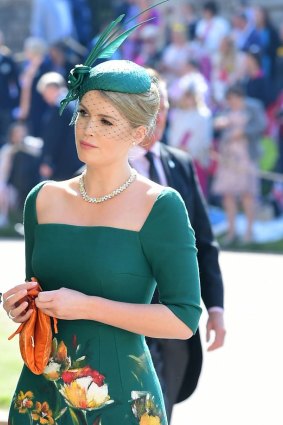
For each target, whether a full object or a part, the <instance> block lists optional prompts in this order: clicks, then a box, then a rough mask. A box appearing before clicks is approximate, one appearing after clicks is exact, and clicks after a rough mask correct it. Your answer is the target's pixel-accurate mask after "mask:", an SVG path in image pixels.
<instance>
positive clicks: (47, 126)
mask: <svg viewBox="0 0 283 425" xmlns="http://www.w3.org/2000/svg"><path fill="white" fill-rule="evenodd" d="M72 116H73V109H72V108H71V106H70V105H68V106H67V108H66V109H65V111H64V114H63V115H62V117H60V115H59V105H58V106H57V105H54V106H49V107H48V109H47V111H46V112H45V114H44V116H43V118H42V133H41V137H42V139H43V142H44V145H43V149H42V158H41V162H42V163H44V164H47V165H49V166H50V167H52V169H53V175H52V176H51V178H52V179H53V180H65V179H69V178H71V177H72V176H73V174H74V173H75V171H77V170H78V168H79V167H80V166H81V165H82V163H81V161H80V160H79V159H78V155H77V150H76V144H75V131H74V126H70V125H69V123H70V121H71V119H72Z"/></svg>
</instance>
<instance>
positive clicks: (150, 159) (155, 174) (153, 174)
mask: <svg viewBox="0 0 283 425" xmlns="http://www.w3.org/2000/svg"><path fill="white" fill-rule="evenodd" d="M145 157H146V159H147V160H148V162H149V178H150V180H152V181H154V182H155V183H160V178H159V175H158V172H157V170H156V168H155V165H154V154H153V153H152V152H150V151H147V153H146V154H145Z"/></svg>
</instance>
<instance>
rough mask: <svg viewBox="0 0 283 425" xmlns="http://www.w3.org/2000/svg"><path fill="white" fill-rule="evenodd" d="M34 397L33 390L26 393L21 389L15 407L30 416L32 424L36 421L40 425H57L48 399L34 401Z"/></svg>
mask: <svg viewBox="0 0 283 425" xmlns="http://www.w3.org/2000/svg"><path fill="white" fill-rule="evenodd" d="M33 399H34V395H33V393H32V392H31V391H27V392H26V393H24V392H23V391H20V392H19V394H18V395H17V397H16V399H15V403H14V407H15V409H16V410H18V412H19V413H21V414H27V415H28V416H29V419H30V424H34V422H35V423H36V424H40V425H55V424H56V422H55V420H54V417H53V412H52V410H51V409H50V407H49V404H48V403H47V402H46V401H44V402H43V403H40V402H39V401H36V402H35V403H34V402H33Z"/></svg>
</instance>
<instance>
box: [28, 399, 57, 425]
mask: <svg viewBox="0 0 283 425" xmlns="http://www.w3.org/2000/svg"><path fill="white" fill-rule="evenodd" d="M31 417H32V419H33V420H34V421H36V422H37V423H39V424H46V425H54V423H55V421H54V419H53V412H52V410H51V409H50V408H49V404H48V403H47V402H46V401H45V402H43V403H40V402H39V401H37V402H36V403H35V410H33V411H32V413H31Z"/></svg>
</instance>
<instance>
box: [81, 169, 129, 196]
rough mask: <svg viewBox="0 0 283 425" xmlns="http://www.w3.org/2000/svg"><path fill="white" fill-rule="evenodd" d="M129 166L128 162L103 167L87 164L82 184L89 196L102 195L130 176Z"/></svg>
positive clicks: (118, 185)
mask: <svg viewBox="0 0 283 425" xmlns="http://www.w3.org/2000/svg"><path fill="white" fill-rule="evenodd" d="M130 174H131V167H130V165H129V163H128V162H126V163H124V164H122V165H121V164H120V165H119V166H117V164H115V165H109V166H107V167H106V166H103V167H91V166H87V167H86V171H85V176H84V185H85V189H86V192H87V194H88V195H89V196H91V197H93V196H95V197H100V196H104V195H106V194H108V193H110V192H112V191H113V190H115V189H117V188H118V187H120V186H121V185H122V184H123V183H125V181H126V180H127V179H128V178H129V177H130Z"/></svg>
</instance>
